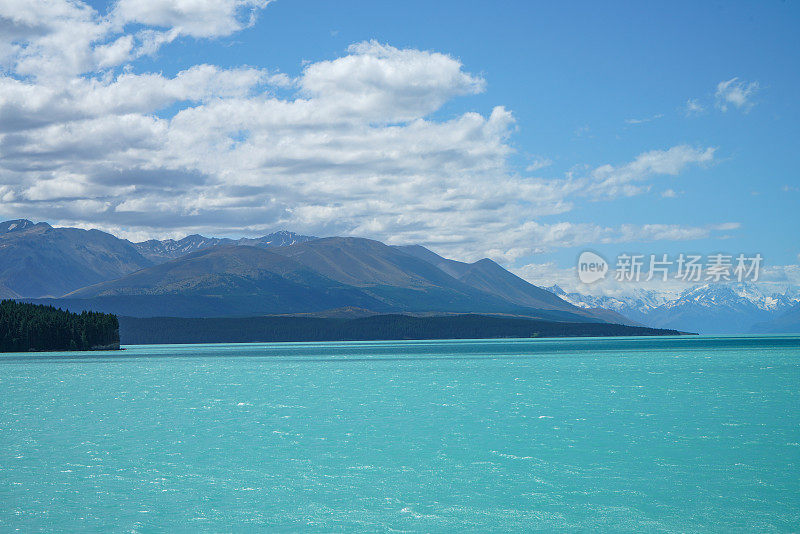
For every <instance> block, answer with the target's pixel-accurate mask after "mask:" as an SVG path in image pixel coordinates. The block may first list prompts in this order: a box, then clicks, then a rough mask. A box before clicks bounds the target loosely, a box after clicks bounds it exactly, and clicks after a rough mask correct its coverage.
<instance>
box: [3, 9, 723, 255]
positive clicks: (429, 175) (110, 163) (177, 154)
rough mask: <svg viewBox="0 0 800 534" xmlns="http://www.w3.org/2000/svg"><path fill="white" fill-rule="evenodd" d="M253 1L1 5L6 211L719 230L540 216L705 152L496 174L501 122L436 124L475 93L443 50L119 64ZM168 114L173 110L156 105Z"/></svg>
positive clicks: (473, 231) (487, 229)
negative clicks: (239, 62) (105, 7)
mask: <svg viewBox="0 0 800 534" xmlns="http://www.w3.org/2000/svg"><path fill="white" fill-rule="evenodd" d="M190 4H191V5H190ZM266 4H267V2H266V1H249V0H214V1H211V0H193V1H192V2H191V3H188V2H179V1H174V0H173V1H167V0H137V1H136V2H134V1H133V0H131V1H127V0H122V1H120V2H118V3H117V4H115V6H114V8H113V9H112V10H111V11H110V12H109V13H107V14H100V13H98V12H96V11H95V10H93V9H92V8H90V7H88V6H86V5H84V4H82V3H80V2H66V1H64V2H58V1H47V2H45V1H44V0H41V2H40V0H34V1H33V2H31V1H28V0H26V1H24V2H22V1H20V2H17V0H0V25H6V26H9V27H11V28H12V29H13V31H9V32H3V33H2V35H3V37H1V38H0V42H3V43H4V44H3V46H0V53H2V54H4V56H3V58H4V60H5V61H4V64H7V65H10V67H9V68H8V70H7V71H6V72H5V73H4V74H0V201H2V206H1V207H2V212H3V214H4V215H8V216H15V217H27V218H32V219H38V220H48V221H50V222H53V223H57V224H69V225H77V226H81V227H98V228H102V229H106V230H109V231H113V232H115V233H118V234H121V235H126V236H130V237H133V238H142V237H144V236H147V237H151V236H156V237H165V236H177V235H182V234H186V233H192V232H201V233H211V234H216V235H226V234H227V235H243V234H249V235H254V234H255V235H257V234H263V233H266V232H269V231H273V230H275V229H278V228H281V227H283V228H289V229H292V230H295V231H299V232H306V233H311V234H315V235H334V234H340V235H341V234H348V235H360V236H365V237H372V238H377V239H381V240H385V241H388V242H391V243H397V244H403V243H417V242H418V243H424V244H427V245H429V246H432V247H434V248H435V249H436V250H438V251H441V252H443V253H447V254H450V255H453V256H456V257H460V258H463V259H477V258H479V257H482V256H485V255H489V256H491V257H493V258H496V259H499V260H504V261H515V260H516V259H518V258H521V257H525V256H526V255H529V254H531V253H534V252H538V251H543V250H549V249H552V248H556V247H563V246H578V245H581V244H585V243H591V242H603V243H605V242H614V241H635V240H639V241H648V240H658V239H669V240H676V239H696V238H702V237H707V236H709V235H713V233H714V232H716V231H718V230H716V229H714V228H711V227H698V228H692V227H685V226H680V225H645V226H633V225H623V226H617V227H603V226H600V225H593V224H573V223H569V222H550V223H543V222H541V220H542V218H543V217H546V216H551V217H556V216H559V215H560V214H564V213H567V212H569V211H570V210H572V209H573V207H574V203H575V202H576V201H579V200H585V199H586V198H589V199H591V200H596V201H607V200H611V199H614V198H619V197H626V196H632V195H637V194H641V193H643V192H645V191H646V190H647V189H648V188H649V187H650V182H651V181H652V180H654V179H655V178H657V177H659V176H674V175H676V174H679V173H680V172H683V171H684V170H685V169H687V168H689V167H691V166H695V165H705V164H708V163H710V162H711V161H713V158H714V149H713V148H705V147H690V146H686V145H679V146H675V147H671V148H666V149H663V150H654V151H649V152H645V153H643V154H640V155H639V156H637V157H635V158H634V159H633V160H632V161H630V162H627V163H617V164H614V165H612V164H608V165H602V166H599V167H597V168H595V169H593V170H592V169H589V170H587V171H585V172H584V173H582V174H575V173H573V174H569V175H567V176H565V177H563V178H559V179H541V178H534V177H531V176H529V175H526V174H520V173H518V172H515V171H514V169H513V168H511V166H510V164H509V160H510V156H511V155H512V154H513V153H514V150H513V148H512V145H511V142H510V136H511V135H512V133H513V131H514V128H515V119H514V116H513V114H512V113H511V111H509V110H507V109H506V108H504V107H503V106H496V107H494V108H493V109H492V110H491V112H489V113H488V114H479V113H474V112H466V113H462V114H457V115H454V116H449V117H436V118H434V116H435V114H436V113H437V112H439V111H440V110H441V109H442V107H443V106H444V105H445V104H446V103H448V102H450V101H452V100H453V99H455V98H459V97H462V96H468V95H474V94H477V93H480V92H482V91H484V90H485V87H486V81H485V80H484V78H483V77H482V76H480V75H476V74H472V73H470V72H468V71H467V70H466V69H465V67H464V65H463V64H462V63H461V61H459V60H458V59H457V58H454V57H452V56H450V55H447V54H443V53H440V52H436V51H424V50H416V49H402V48H396V47H393V46H390V45H388V44H383V43H378V42H375V41H368V42H363V43H358V44H355V45H352V46H351V47H349V48H348V49H347V50H346V51H345V52H344V53H342V54H341V55H340V57H337V58H334V59H330V60H326V61H318V62H311V63H309V64H307V65H306V66H305V67H304V68H303V69H302V71H301V72H299V73H298V74H297V76H296V77H295V78H290V77H288V76H287V75H285V74H281V73H277V72H272V71H269V70H266V69H263V68H255V67H241V68H233V69H223V68H220V67H217V66H214V65H193V66H188V67H187V68H185V69H184V70H182V71H181V72H179V73H177V74H176V75H174V76H165V75H163V74H159V73H151V72H136V70H135V68H134V67H133V66H130V65H135V63H134V64H131V63H130V62H132V61H134V60H135V58H136V57H139V56H140V55H141V54H144V53H150V52H152V51H155V50H157V49H158V47H159V46H160V45H161V44H163V43H165V42H169V41H171V40H174V39H178V38H180V37H181V36H185V37H188V38H208V37H222V36H225V35H229V34H231V33H232V32H235V31H237V30H239V29H241V28H243V27H246V26H248V25H250V24H252V22H253V20H254V17H255V16H256V14H257V13H258V12H259V10H260V9H262V8H263V7H264V6H266ZM5 21H10V22H5ZM2 27H5V26H2ZM123 64H126V65H129V68H125V69H122V68H119V67H120V66H121V65H123ZM277 89H281V91H277ZM279 94H280V95H282V96H277V95H279ZM172 106H175V108H177V111H176V112H174V113H172V114H171V116H165V115H163V114H160V113H159V112H160V111H162V110H164V109H166V108H168V107H172ZM549 163H550V162H549V160H544V159H538V160H536V161H535V162H534V163H532V164H531V165H530V167H529V169H528V170H527V171H526V172H527V173H531V172H534V171H535V170H538V169H540V168H542V167H543V166H545V165H546V164H549Z"/></svg>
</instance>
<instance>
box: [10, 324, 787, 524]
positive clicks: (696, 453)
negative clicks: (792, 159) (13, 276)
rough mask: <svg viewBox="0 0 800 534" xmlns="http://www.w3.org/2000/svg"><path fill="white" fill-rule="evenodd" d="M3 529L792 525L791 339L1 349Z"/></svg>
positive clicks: (709, 338) (488, 341)
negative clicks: (66, 350) (7, 351)
mask: <svg viewBox="0 0 800 534" xmlns="http://www.w3.org/2000/svg"><path fill="white" fill-rule="evenodd" d="M0 408H1V409H0V531H2V532H8V531H14V530H16V529H19V530H20V531H23V532H36V531H54V530H56V531H73V532H252V531H269V532H275V531H278V532H295V531H311V532H351V531H357V532H376V531H377V532H384V531H385V532H389V531H402V532H452V531H458V530H460V531H468V532H508V531H515V532H531V531H615V532H618V531H644V532H731V531H734V532H735V531H740V532H745V531H747V532H752V531H758V532H791V531H798V530H800V413H799V412H798V409H799V408H800V337H792V336H765V337H719V338H713V337H694V336H692V337H688V336H687V337H680V338H605V339H577V340H575V339H564V340H545V339H536V340H466V341H465V340H460V341H422V342H420V341H402V342H348V343H282V344H239V345H172V346H166V345H159V346H129V347H125V350H124V351H122V352H108V353H45V354H27V353H26V354H1V355H0Z"/></svg>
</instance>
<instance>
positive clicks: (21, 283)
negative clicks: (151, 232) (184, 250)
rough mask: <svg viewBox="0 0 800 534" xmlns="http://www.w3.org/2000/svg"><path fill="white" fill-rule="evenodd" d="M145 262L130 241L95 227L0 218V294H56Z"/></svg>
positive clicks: (126, 271) (19, 295) (132, 268)
mask: <svg viewBox="0 0 800 534" xmlns="http://www.w3.org/2000/svg"><path fill="white" fill-rule="evenodd" d="M151 265H152V262H151V261H150V260H148V259H147V258H145V257H143V256H142V255H141V254H139V252H138V251H137V250H136V249H135V248H134V247H133V246H132V245H131V244H130V243H128V242H127V241H124V240H121V239H117V238H116V237H114V236H113V235H111V234H107V233H105V232H101V231H99V230H82V229H79V228H53V227H52V226H50V225H49V224H47V223H37V224H34V223H33V222H31V221H28V220H24V219H20V220H15V221H5V222H3V223H0V293H5V294H7V295H8V296H12V297H13V296H18V297H46V296H51V297H58V296H61V295H63V294H65V293H67V292H69V291H73V290H75V289H77V288H79V287H83V286H86V285H90V284H96V283H98V282H103V281H105V280H111V279H114V278H119V277H120V276H124V275H126V274H128V273H131V272H133V271H137V270H139V269H142V268H145V267H149V266H151Z"/></svg>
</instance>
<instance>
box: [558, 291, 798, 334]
mask: <svg viewBox="0 0 800 534" xmlns="http://www.w3.org/2000/svg"><path fill="white" fill-rule="evenodd" d="M547 289H549V290H550V291H552V292H554V293H556V294H557V295H559V296H561V297H562V298H564V299H565V300H567V301H569V302H571V303H572V304H575V305H576V306H580V307H582V308H594V307H602V308H606V309H610V310H613V311H615V312H617V313H619V314H621V315H623V316H625V317H628V318H629V319H632V320H633V321H636V322H639V323H642V324H645V325H647V326H654V327H658V328H674V329H677V330H683V331H691V332H700V333H708V334H712V333H745V332H750V331H751V329H752V328H753V327H754V325H755V324H757V323H762V322H767V321H771V320H773V319H775V318H776V317H778V316H779V315H781V314H783V313H785V312H786V311H788V310H789V309H791V308H792V307H793V306H795V305H796V304H797V303H798V302H800V292H799V291H798V290H797V288H788V289H787V290H786V291H784V292H782V293H776V292H771V291H768V290H764V289H763V288H762V287H761V286H759V285H758V284H755V283H750V282H747V283H731V284H703V285H700V286H696V287H692V288H689V289H687V290H686V291H684V292H682V293H681V294H680V295H678V296H677V297H670V296H668V295H665V294H660V293H658V292H655V291H648V290H642V289H637V290H635V291H634V292H633V293H631V294H630V295H625V296H608V295H584V294H580V293H567V292H565V291H564V290H563V289H561V288H560V287H558V286H552V287H549V288H547Z"/></svg>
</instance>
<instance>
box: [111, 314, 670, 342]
mask: <svg viewBox="0 0 800 534" xmlns="http://www.w3.org/2000/svg"><path fill="white" fill-rule="evenodd" d="M120 331H121V334H120V335H121V337H122V342H123V343H125V344H126V345H146V344H152V343H247V342H259V341H261V342H269V341H371V340H390V339H487V338H530V337H571V336H577V337H585V336H591V337H596V336H663V335H677V334H679V333H680V332H677V331H675V330H661V329H657V328H645V327H637V326H623V325H618V324H607V323H562V322H553V321H541V320H535V319H522V318H511V317H493V316H486V315H470V314H466V315H452V316H437V317H412V316H409V315H375V316H372V317H362V318H358V319H332V318H313V317H241V318H232V317H224V318H215V319H209V318H181V317H151V318H134V317H120Z"/></svg>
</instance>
